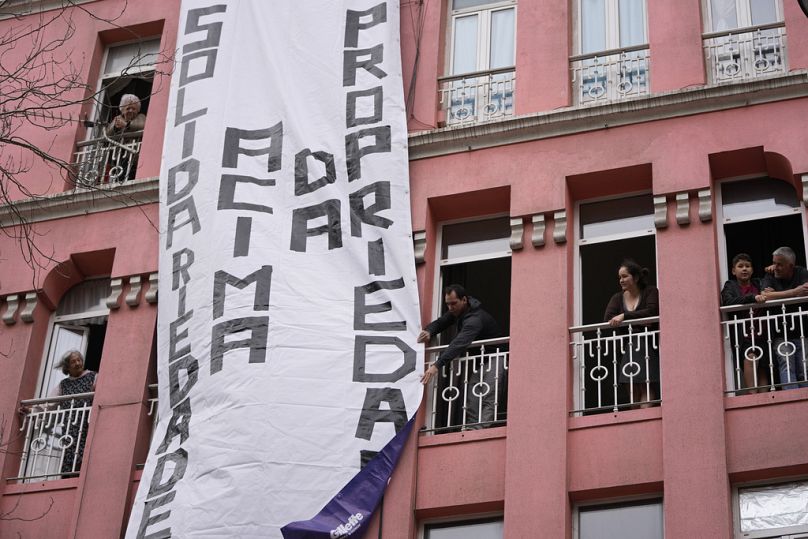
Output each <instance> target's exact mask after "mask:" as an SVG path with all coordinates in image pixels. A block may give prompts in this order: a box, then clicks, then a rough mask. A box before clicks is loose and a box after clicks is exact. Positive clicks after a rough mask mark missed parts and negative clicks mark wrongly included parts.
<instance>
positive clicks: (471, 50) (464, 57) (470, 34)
mask: <svg viewBox="0 0 808 539" xmlns="http://www.w3.org/2000/svg"><path fill="white" fill-rule="evenodd" d="M477 19H479V16H478V15H468V16H465V17H457V18H456V19H455V23H454V52H453V56H452V74H453V75H457V74H459V73H469V72H471V71H477Z"/></svg>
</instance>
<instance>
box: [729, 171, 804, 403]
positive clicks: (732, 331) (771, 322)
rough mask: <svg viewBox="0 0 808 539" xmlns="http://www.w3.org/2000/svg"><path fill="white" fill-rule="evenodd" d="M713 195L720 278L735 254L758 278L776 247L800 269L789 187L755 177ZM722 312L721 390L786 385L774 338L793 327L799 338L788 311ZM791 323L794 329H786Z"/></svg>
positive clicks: (800, 210)
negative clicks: (790, 253)
mask: <svg viewBox="0 0 808 539" xmlns="http://www.w3.org/2000/svg"><path fill="white" fill-rule="evenodd" d="M716 191H717V193H716V194H717V199H716V208H717V210H718V212H717V213H718V219H716V223H717V226H718V228H719V229H718V233H719V238H722V237H723V241H719V249H720V255H721V256H720V257H719V260H720V265H721V273H722V276H723V277H724V278H725V279H731V278H732V275H731V269H732V268H731V266H732V259H733V257H734V256H735V255H737V254H739V253H746V254H748V255H750V257H751V258H752V267H753V269H754V274H753V277H756V278H763V276H764V275H765V271H764V268H765V267H766V266H768V265H769V264H771V262H772V252H773V251H774V250H775V249H777V248H778V247H781V246H787V247H790V248H791V249H793V250H794V253H795V254H796V257H797V264H798V265H800V266H805V261H806V237H805V226H806V221H805V211H804V206H803V204H802V203H801V202H800V200H799V198H798V197H797V193H796V191H795V190H794V187H793V186H792V185H790V184H789V183H786V182H784V181H782V180H776V179H772V178H755V179H749V180H741V181H725V182H722V183H720V184H719V186H718V189H716ZM722 311H724V322H723V325H724V332H723V335H724V343H725V357H726V358H727V361H726V363H725V365H726V379H727V391H728V392H736V391H737V390H740V389H746V390H750V391H752V392H754V391H756V390H757V388H762V387H765V388H766V389H767V390H768V389H770V388H771V387H772V386H776V385H778V384H781V385H782V384H786V383H788V382H790V381H791V380H788V379H786V380H781V379H780V378H782V377H783V374H785V377H786V378H790V374H789V373H781V374H778V354H777V345H778V339H777V336H778V335H779V334H780V333H782V332H781V331H780V330H779V329H778V328H779V327H780V326H781V325H782V324H787V325H788V326H790V327H793V328H795V329H796V331H795V332H794V333H792V335H791V336H792V337H795V338H797V339H799V338H803V339H804V338H805V337H806V335H805V334H804V332H803V331H802V329H801V326H800V321H799V319H793V313H790V312H788V311H789V309H788V308H786V307H785V306H784V305H778V306H777V307H775V308H774V309H771V310H770V311H768V313H767V312H764V311H753V312H751V313H750V310H749V306H746V307H743V306H740V307H739V306H735V307H724V308H722ZM766 314H768V316H758V315H766ZM792 319H793V320H792ZM792 322H796V324H797V325H796V326H791V323H792ZM769 336H771V337H772V339H770V338H769ZM786 340H788V341H792V340H793V339H791V338H790V337H789V338H787V339H786ZM784 346H786V347H787V346H788V345H784ZM744 358H747V359H748V360H745V359H744ZM796 370H797V372H793V371H792V373H791V374H794V375H795V377H798V376H799V375H800V374H802V368H801V367H798V368H796Z"/></svg>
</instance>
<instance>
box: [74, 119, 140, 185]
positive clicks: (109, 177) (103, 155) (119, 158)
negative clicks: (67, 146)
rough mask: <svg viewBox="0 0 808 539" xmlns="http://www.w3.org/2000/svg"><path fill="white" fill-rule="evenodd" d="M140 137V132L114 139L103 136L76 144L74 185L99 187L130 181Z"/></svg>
mask: <svg viewBox="0 0 808 539" xmlns="http://www.w3.org/2000/svg"><path fill="white" fill-rule="evenodd" d="M142 138H143V132H142V131H136V132H133V133H126V134H124V135H123V136H122V137H116V138H115V139H112V138H109V137H108V136H106V135H105V134H103V133H102V136H101V137H100V138H94V139H90V140H87V141H84V142H79V143H78V144H77V149H76V154H75V159H74V160H73V166H74V167H75V171H76V185H77V186H80V187H99V186H102V185H107V184H119V183H123V182H125V181H129V180H133V179H134V178H135V171H136V170H137V158H138V154H139V153H140V145H141V142H142Z"/></svg>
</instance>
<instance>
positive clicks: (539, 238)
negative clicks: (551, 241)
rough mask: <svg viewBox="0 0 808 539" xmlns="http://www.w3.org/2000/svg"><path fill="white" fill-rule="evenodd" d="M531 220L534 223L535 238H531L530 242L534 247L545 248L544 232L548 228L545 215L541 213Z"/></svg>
mask: <svg viewBox="0 0 808 539" xmlns="http://www.w3.org/2000/svg"><path fill="white" fill-rule="evenodd" d="M531 220H532V221H533V236H531V238H530V241H531V242H532V243H533V247H543V246H544V230H545V228H546V226H545V224H544V214H543V213H540V214H537V215H534V216H533V217H532V218H531Z"/></svg>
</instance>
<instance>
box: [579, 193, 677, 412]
mask: <svg viewBox="0 0 808 539" xmlns="http://www.w3.org/2000/svg"><path fill="white" fill-rule="evenodd" d="M576 246H577V251H578V259H577V263H576V268H577V277H576V279H577V280H578V282H577V285H576V286H575V291H576V298H575V301H576V320H577V321H578V323H579V324H581V325H579V326H577V327H573V328H570V332H571V337H572V341H573V361H574V364H575V373H576V377H575V383H576V387H575V391H574V394H575V403H574V411H575V412H586V413H599V412H609V411H616V410H617V409H618V408H620V407H631V406H633V405H635V404H637V403H642V404H645V403H646V402H647V401H654V400H657V399H659V396H660V390H661V388H660V385H659V376H658V375H659V373H658V369H659V367H658V357H657V354H658V350H659V343H658V335H659V329H658V327H656V325H648V324H634V323H630V322H624V324H623V326H622V327H620V328H617V330H613V329H610V328H607V327H605V326H604V325H603V317H604V313H605V311H606V306H607V305H608V304H609V301H610V299H611V298H612V296H613V295H614V294H615V293H617V292H618V291H619V290H620V289H619V286H618V280H617V271H618V268H619V266H620V264H621V263H622V261H623V260H624V259H632V260H634V261H635V262H637V263H638V264H639V265H640V266H642V267H646V268H648V270H649V272H650V275H649V277H648V284H649V285H655V284H656V228H655V225H654V204H653V197H652V196H651V195H650V194H646V195H635V196H629V197H623V198H616V199H608V200H602V201H592V202H581V203H579V204H578V211H577V212H576ZM592 325H595V327H592ZM599 326H600V327H599ZM629 332H630V334H629ZM615 376H617V377H618V381H619V383H618V384H614V378H615Z"/></svg>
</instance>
